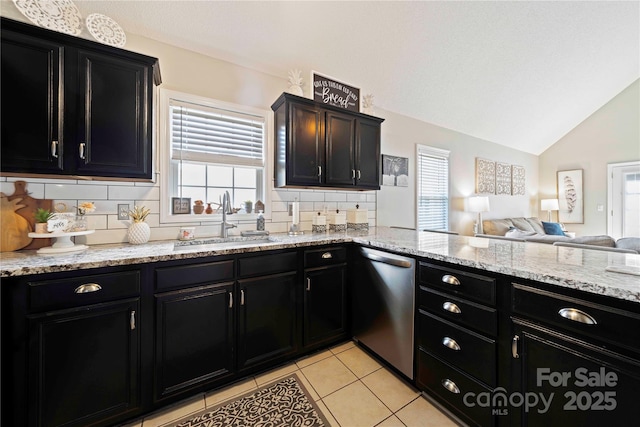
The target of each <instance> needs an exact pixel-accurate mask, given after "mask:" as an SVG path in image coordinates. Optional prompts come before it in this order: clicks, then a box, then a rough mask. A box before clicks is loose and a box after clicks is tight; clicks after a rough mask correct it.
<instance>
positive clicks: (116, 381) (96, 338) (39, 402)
mask: <svg viewBox="0 0 640 427" xmlns="http://www.w3.org/2000/svg"><path fill="white" fill-rule="evenodd" d="M138 319H139V300H138V299H137V298H136V299H130V300H126V301H120V302H114V303H105V304H96V305H92V306H85V307H81V308H75V309H71V310H61V311H55V312H49V313H44V314H39V315H35V316H30V317H29V368H28V372H29V374H28V375H29V377H28V378H29V380H28V383H29V385H28V393H29V397H28V402H29V406H30V408H29V425H30V426H36V425H37V426H59V425H65V426H76V425H77V426H85V425H90V424H92V423H94V422H98V421H101V422H103V423H105V424H106V423H109V424H113V422H114V421H116V420H122V419H124V418H127V414H128V413H131V412H133V411H135V410H136V409H137V408H138V407H139V405H140V391H139V384H138V376H139V363H140V346H139V342H140V332H139V330H140V329H139V327H138ZM132 415H133V414H130V415H128V416H129V417H130V416H132Z"/></svg>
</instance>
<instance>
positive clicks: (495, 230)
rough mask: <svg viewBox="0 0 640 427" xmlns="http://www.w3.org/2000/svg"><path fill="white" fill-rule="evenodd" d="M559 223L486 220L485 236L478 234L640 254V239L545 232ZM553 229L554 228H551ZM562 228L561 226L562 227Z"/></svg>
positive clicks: (530, 219) (529, 220)
mask: <svg viewBox="0 0 640 427" xmlns="http://www.w3.org/2000/svg"><path fill="white" fill-rule="evenodd" d="M553 224H556V227H557V223H546V224H543V221H541V220H540V219H538V218H524V217H517V218H503V219H485V220H484V221H482V228H483V231H484V233H483V234H476V236H477V237H491V238H497V239H505V240H515V241H521V242H537V243H548V244H553V243H555V242H566V243H568V244H573V245H576V246H575V247H579V246H577V245H580V246H582V245H588V246H599V247H604V248H621V249H625V250H631V251H635V252H638V253H640V238H639V237H625V238H621V239H619V240H618V241H617V242H616V240H615V239H614V238H612V237H611V236H607V235H599V236H579V237H569V236H567V235H564V234H563V235H560V234H548V233H546V232H545V225H546V226H547V228H549V227H550V225H553ZM551 228H553V227H551ZM560 228H562V227H561V225H560Z"/></svg>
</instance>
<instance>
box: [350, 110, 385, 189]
mask: <svg viewBox="0 0 640 427" xmlns="http://www.w3.org/2000/svg"><path fill="white" fill-rule="evenodd" d="M356 135H357V136H356V149H355V151H356V155H355V157H356V160H355V161H356V179H357V180H356V185H357V186H358V187H362V188H369V189H373V190H379V189H380V123H379V122H376V121H373V120H366V119H359V120H358V125H357V134H356Z"/></svg>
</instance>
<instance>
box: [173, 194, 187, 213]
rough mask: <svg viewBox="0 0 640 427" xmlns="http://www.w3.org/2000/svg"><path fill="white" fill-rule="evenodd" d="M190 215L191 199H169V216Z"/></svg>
mask: <svg viewBox="0 0 640 427" xmlns="http://www.w3.org/2000/svg"><path fill="white" fill-rule="evenodd" d="M190 213H191V197H172V198H171V214H172V215H179V214H190Z"/></svg>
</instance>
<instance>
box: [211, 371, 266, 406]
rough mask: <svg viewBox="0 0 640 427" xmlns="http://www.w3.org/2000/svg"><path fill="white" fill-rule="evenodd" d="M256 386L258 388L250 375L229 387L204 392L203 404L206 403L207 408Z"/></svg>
mask: <svg viewBox="0 0 640 427" xmlns="http://www.w3.org/2000/svg"><path fill="white" fill-rule="evenodd" d="M257 388H258V384H257V383H256V380H255V379H254V378H253V377H251V378H249V379H247V380H245V381H241V382H239V383H236V384H233V385H231V386H229V387H225V388H223V389H220V390H216V391H212V392H210V393H207V394H205V396H204V401H205V404H206V405H207V408H209V407H211V406H215V405H217V404H219V403H222V402H224V401H225V400H229V399H232V398H234V397H237V396H239V395H241V394H245V393H248V392H250V391H252V390H256V389H257Z"/></svg>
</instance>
